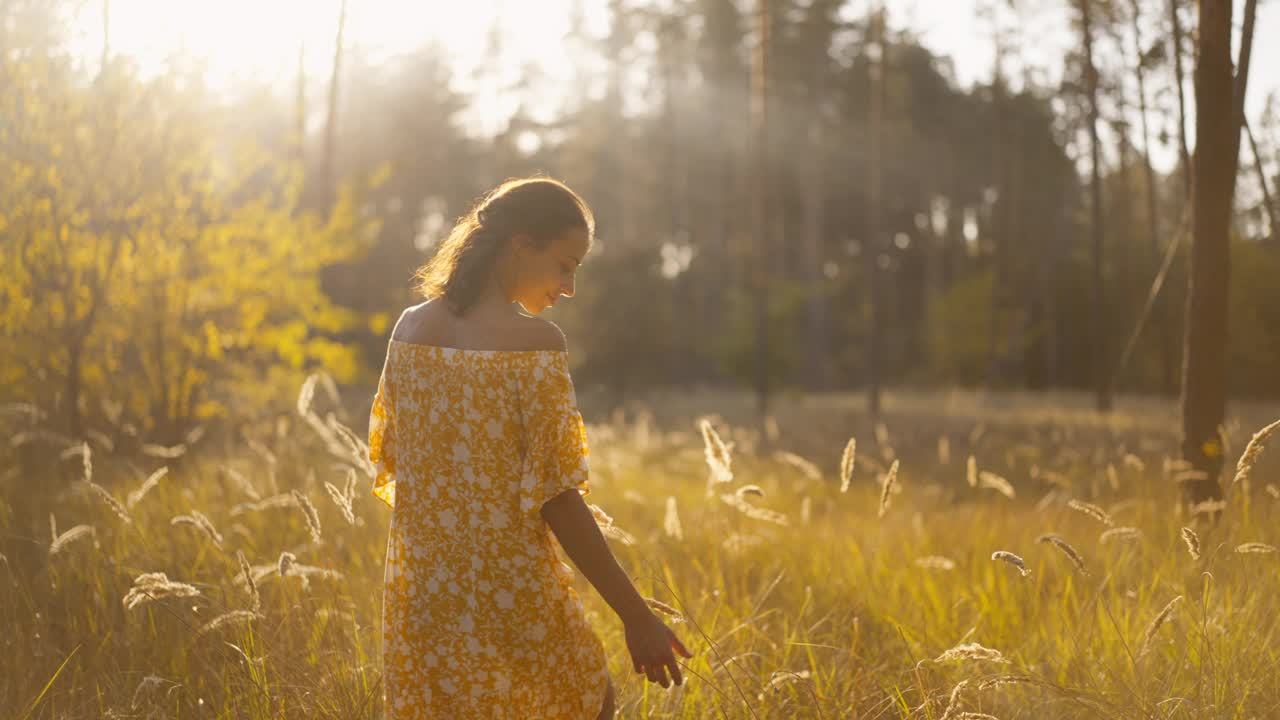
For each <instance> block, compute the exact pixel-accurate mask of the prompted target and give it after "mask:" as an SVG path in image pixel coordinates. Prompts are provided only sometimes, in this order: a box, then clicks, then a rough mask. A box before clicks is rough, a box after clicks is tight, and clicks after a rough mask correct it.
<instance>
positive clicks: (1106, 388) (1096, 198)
mask: <svg viewBox="0 0 1280 720" xmlns="http://www.w3.org/2000/svg"><path fill="white" fill-rule="evenodd" d="M1091 4H1092V0H1080V20H1081V33H1082V35H1083V39H1084V59H1085V69H1084V72H1085V85H1086V89H1087V92H1088V93H1089V164H1090V168H1089V173H1090V200H1091V205H1092V207H1091V208H1090V209H1091V211H1092V215H1093V222H1092V223H1091V224H1092V228H1091V230H1092V235H1093V318H1092V320H1093V383H1094V391H1095V393H1096V399H1097V407H1098V411H1099V412H1108V411H1110V410H1111V390H1110V384H1111V383H1110V378H1109V377H1108V375H1109V372H1108V370H1109V367H1108V362H1107V358H1108V352H1107V335H1108V332H1107V330H1108V323H1107V319H1106V311H1105V308H1106V286H1105V284H1104V280H1103V275H1102V269H1103V245H1102V237H1103V233H1102V217H1103V215H1102V168H1101V159H1100V157H1099V155H1100V152H1099V147H1098V70H1097V68H1096V67H1095V66H1094V64H1093V27H1092V22H1091V16H1090V9H1091V8H1090V5H1091Z"/></svg>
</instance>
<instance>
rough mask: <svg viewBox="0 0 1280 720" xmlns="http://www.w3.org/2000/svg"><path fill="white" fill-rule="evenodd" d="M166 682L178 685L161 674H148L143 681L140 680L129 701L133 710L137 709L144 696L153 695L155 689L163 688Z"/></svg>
mask: <svg viewBox="0 0 1280 720" xmlns="http://www.w3.org/2000/svg"><path fill="white" fill-rule="evenodd" d="M164 683H169V684H170V685H177V683H175V682H173V681H172V680H166V679H165V678H162V677H160V676H159V675H148V676H146V677H144V678H142V680H141V682H139V683H138V685H137V686H136V687H134V688H133V699H131V700H130V701H129V708H130V709H131V710H137V709H138V706H139V705H140V704H141V702H142V698H143V697H144V696H146V695H151V693H152V691H153V690H159V689H160V688H162V687H163V686H164Z"/></svg>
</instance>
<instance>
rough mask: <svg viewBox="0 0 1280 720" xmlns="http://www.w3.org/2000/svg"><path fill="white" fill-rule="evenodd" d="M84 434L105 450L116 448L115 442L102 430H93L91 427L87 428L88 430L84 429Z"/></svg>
mask: <svg viewBox="0 0 1280 720" xmlns="http://www.w3.org/2000/svg"><path fill="white" fill-rule="evenodd" d="M84 434H85V435H87V436H88V437H89V439H90V440H92V441H94V442H96V443H98V444H99V445H101V446H102V449H103V450H106V451H107V452H114V451H115V449H116V444H115V442H113V441H112V440H111V438H110V437H108V436H107V434H106V433H104V432H102V431H101V430H95V429H93V428H89V429H88V430H86V431H85V433H84Z"/></svg>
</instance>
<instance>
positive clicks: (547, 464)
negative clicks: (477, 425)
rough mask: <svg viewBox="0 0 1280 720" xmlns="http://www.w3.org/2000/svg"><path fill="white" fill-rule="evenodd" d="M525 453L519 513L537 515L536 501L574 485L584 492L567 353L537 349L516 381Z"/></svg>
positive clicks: (583, 459)
mask: <svg viewBox="0 0 1280 720" xmlns="http://www.w3.org/2000/svg"><path fill="white" fill-rule="evenodd" d="M521 395H522V396H523V401H522V403H521V406H522V408H521V412H522V416H523V417H522V421H523V428H524V433H525V456H524V459H523V461H522V472H521V479H520V512H522V513H525V514H527V515H532V516H534V517H538V513H539V511H540V510H541V509H542V504H543V503H545V502H546V501H548V500H550V499H551V498H553V497H555V496H556V495H559V494H560V493H561V492H564V491H566V490H570V489H576V490H577V491H578V493H579V494H581V495H587V494H589V493H590V492H591V489H590V488H589V487H588V485H587V477H588V463H587V455H588V454H589V452H590V450H589V448H588V446H587V429H586V425H585V424H584V423H583V421H582V413H581V412H580V411H579V410H578V399H577V395H576V393H575V391H574V387H573V380H572V379H571V378H570V376H569V359H568V354H567V353H563V352H548V353H539V354H538V356H537V359H536V360H535V361H534V364H533V365H532V367H531V369H530V372H529V375H528V377H526V378H524V381H523V383H522V392H521Z"/></svg>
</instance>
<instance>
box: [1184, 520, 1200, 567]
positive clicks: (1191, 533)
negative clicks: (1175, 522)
mask: <svg viewBox="0 0 1280 720" xmlns="http://www.w3.org/2000/svg"><path fill="white" fill-rule="evenodd" d="M1182 541H1183V542H1185V543H1186V544H1187V552H1189V553H1191V559H1192V560H1199V559H1200V536H1199V535H1197V534H1196V531H1195V530H1192V529H1191V528H1189V527H1184V528H1182Z"/></svg>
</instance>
